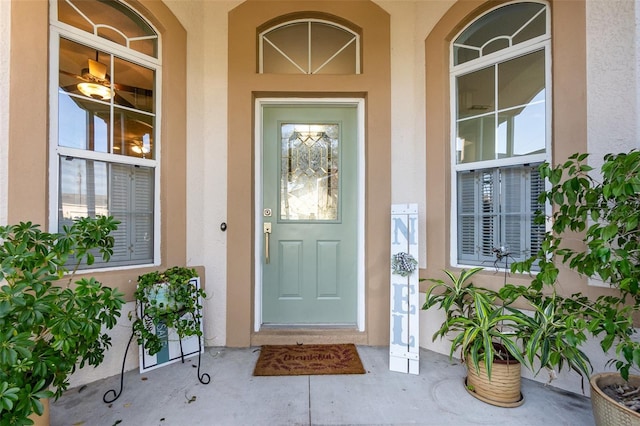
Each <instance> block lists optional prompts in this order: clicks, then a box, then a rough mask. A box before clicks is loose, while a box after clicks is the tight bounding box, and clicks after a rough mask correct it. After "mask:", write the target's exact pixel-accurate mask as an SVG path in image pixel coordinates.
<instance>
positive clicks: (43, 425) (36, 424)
mask: <svg viewBox="0 0 640 426" xmlns="http://www.w3.org/2000/svg"><path fill="white" fill-rule="evenodd" d="M40 402H41V403H42V406H43V407H44V412H43V413H42V415H41V416H38V415H36V414H32V415H30V416H29V419H31V420H33V426H49V424H50V421H49V399H48V398H47V399H41V400H40Z"/></svg>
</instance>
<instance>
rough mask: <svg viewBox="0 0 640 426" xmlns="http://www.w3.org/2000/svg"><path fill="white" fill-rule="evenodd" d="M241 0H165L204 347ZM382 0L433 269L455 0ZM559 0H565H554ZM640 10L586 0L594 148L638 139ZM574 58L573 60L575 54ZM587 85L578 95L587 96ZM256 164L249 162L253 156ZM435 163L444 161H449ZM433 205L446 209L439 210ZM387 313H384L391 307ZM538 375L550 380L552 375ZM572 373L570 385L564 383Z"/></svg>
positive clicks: (0, 59) (213, 319)
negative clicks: (441, 38)
mask: <svg viewBox="0 0 640 426" xmlns="http://www.w3.org/2000/svg"><path fill="white" fill-rule="evenodd" d="M142 3H146V2H144V1H143V2H142ZM240 3H241V1H222V0H220V1H218V0H210V1H186V0H167V1H165V4H166V5H167V6H168V8H169V9H170V10H171V12H173V13H174V14H175V16H176V17H177V18H178V20H179V21H180V23H181V25H182V26H183V27H184V29H185V31H186V36H187V52H186V58H187V59H186V61H187V70H188V71H187V87H186V98H187V101H186V102H187V111H186V123H187V125H186V139H187V140H186V144H187V149H186V151H187V154H186V155H187V157H186V182H187V200H186V203H187V208H186V234H187V241H186V253H187V254H186V263H187V264H189V265H203V266H204V267H205V270H206V273H207V283H206V285H207V292H208V294H209V296H210V298H209V300H207V301H206V303H205V315H206V316H205V339H206V345H207V346H215V345H224V344H226V342H227V336H226V327H227V324H226V321H227V319H226V318H227V312H226V307H227V285H234V284H233V283H229V284H228V283H227V272H226V265H227V259H226V253H227V242H226V237H227V234H226V233H223V232H222V231H220V228H219V226H220V223H221V222H227V221H228V220H229V218H228V217H227V196H228V191H229V190H230V189H228V187H227V139H228V136H227V135H228V121H227V120H228V114H227V93H228V88H227V81H228V75H227V69H228V60H227V58H228V52H227V46H228V39H227V34H228V30H229V29H228V13H229V11H230V10H231V9H233V8H234V7H236V6H237V5H238V4H240ZM375 3H377V4H378V5H379V6H380V7H382V8H383V9H384V10H385V11H387V12H388V13H389V14H390V26H391V46H390V48H391V98H392V100H391V124H390V128H391V179H392V182H391V201H392V202H393V203H403V202H417V203H418V204H419V207H420V220H421V224H424V223H426V224H427V225H428V226H421V235H420V245H421V264H420V267H421V268H423V269H424V268H427V269H429V268H430V267H432V266H433V267H434V269H432V270H436V269H439V268H440V267H441V266H444V265H445V262H444V260H443V259H440V260H439V256H440V254H439V253H437V250H439V249H441V247H439V246H438V245H437V244H436V245H430V244H431V242H433V241H437V238H436V239H435V240H434V233H433V232H430V231H429V229H430V228H429V225H430V226H431V229H432V230H433V229H434V226H435V227H436V228H437V227H443V228H444V226H442V224H440V223H439V222H435V223H434V222H431V221H432V220H433V217H434V216H433V215H432V216H429V217H428V216H427V209H428V208H429V206H430V205H431V206H433V203H440V202H441V201H439V200H438V199H437V198H432V199H427V194H428V187H427V185H428V184H429V181H427V176H428V173H429V172H430V170H431V171H432V170H433V168H434V167H436V164H434V163H433V162H434V161H435V162H441V160H440V159H439V158H432V157H429V156H428V152H427V148H426V146H427V143H426V142H425V141H426V140H427V134H428V132H429V126H433V125H436V126H441V124H440V123H437V122H436V123H433V122H432V121H430V120H431V119H432V117H433V116H429V115H428V112H429V110H428V108H427V106H426V101H425V99H426V97H427V96H432V93H431V92H427V89H428V87H427V85H426V83H425V79H426V73H425V70H428V69H429V68H428V67H429V66H430V64H429V63H426V62H425V48H424V46H425V39H426V37H427V35H428V34H429V33H430V32H431V30H432V28H434V26H435V25H436V24H437V23H438V22H439V21H440V19H441V17H442V16H443V15H444V14H445V13H446V12H447V11H448V10H449V8H450V7H451V6H452V5H454V4H455V1H454V0H442V1H426V0H422V1H420V0H418V1H415V2H412V1H393V0H386V1H376V2H375ZM554 3H562V2H560V1H558V0H556V1H555V2H554ZM564 3H573V2H564ZM10 8H11V2H7V1H0V223H5V222H6V220H7V215H8V213H7V211H8V201H7V200H8V189H7V185H8V184H7V182H8V177H7V173H8V172H7V170H8V167H7V161H8V159H7V158H8V153H7V149H8V129H7V125H8V119H7V116H8V104H9V96H8V94H9V73H8V67H9V64H8V58H9V42H10V40H11V39H10V25H9V19H10ZM639 13H640V10H639V7H638V2H637V1H629V0H619V1H615V0H612V1H602V0H586V17H587V26H586V34H587V36H586V40H587V51H586V55H587V84H586V89H585V91H586V92H585V93H586V95H585V93H581V94H579V95H580V96H582V99H583V101H584V102H583V105H575V104H574V107H575V108H584V107H585V105H584V103H585V102H586V110H587V115H586V117H587V120H586V131H583V130H582V129H578V131H577V133H576V134H577V135H578V137H582V138H583V139H584V135H586V137H587V140H588V149H589V151H591V152H594V153H598V152H601V153H603V152H605V151H610V150H611V149H613V148H612V147H615V148H616V149H620V150H622V149H628V148H631V147H638V146H640V145H639V142H638V136H639V134H638V133H639V132H640V130H639V127H638V126H639V125H638V122H639V120H640V117H639V114H640V101H639V97H640V92H639V91H638V86H639V79H640V75H639V73H638V65H639V63H638V61H639V58H640V54H639V49H640V46H639V45H638V42H637V40H638V37H639V32H638V31H639V30H638V23H639V22H640V20H639V19H638V15H639ZM583 35H584V34H583ZM574 36H576V34H574ZM577 36H580V34H577ZM578 53H579V52H578ZM566 61H567V62H570V61H571V59H566ZM574 66H580V65H579V64H574ZM569 77H570V76H569ZM569 77H567V78H569ZM565 81H567V80H557V81H554V84H556V85H558V86H561V87H560V88H562V86H563V85H564V83H565ZM580 96H578V97H577V98H576V99H580ZM585 99H586V100H585ZM567 110H569V107H568V106H563V107H562V111H560V112H562V113H564V114H567V115H566V116H567V117H568V118H567V120H575V123H578V124H575V123H569V124H567V123H564V124H563V123H558V122H557V121H556V123H555V125H556V126H559V128H560V129H559V130H558V131H560V132H561V134H560V135H561V136H562V137H563V138H564V139H566V140H571V138H570V137H569V136H570V135H571V134H572V130H571V129H572V128H573V127H575V126H579V125H583V126H584V125H585V120H582V121H580V120H579V119H575V116H576V114H568V113H567V112H566V111H567ZM563 121H566V120H563ZM580 123H582V124H580ZM563 129H564V130H563ZM247 167H248V169H247V170H248V171H247V172H248V173H249V170H250V167H251V165H247ZM438 167H442V164H440V165H439V166H438ZM433 176H437V175H436V174H434V175H433ZM432 182H433V181H432ZM435 216H441V214H440V213H439V212H438V211H437V210H436V215H435ZM385 229H386V228H385ZM436 237H437V235H436ZM428 246H430V247H433V250H432V251H431V253H429V252H428V251H427V247H428ZM427 254H428V255H429V258H427V256H426V255H427ZM247 255H250V254H247ZM432 259H436V263H435V264H434V265H429V263H430V262H431V261H432ZM423 272H424V270H423ZM423 297H424V295H421V298H423ZM129 305H130V304H129ZM129 305H128V308H126V309H125V313H124V315H123V320H122V324H120V325H119V327H118V328H117V329H116V331H115V334H114V349H113V350H112V352H110V353H109V354H108V355H107V357H108V358H107V360H106V362H105V364H104V365H103V366H102V367H101V368H100V369H99V370H95V371H94V372H93V373H92V374H91V376H88V377H86V378H82V379H80V378H79V379H78V380H75V381H74V382H73V383H74V384H80V383H81V382H82V381H89V380H93V379H95V378H98V377H104V376H109V375H113V374H117V373H118V372H119V368H120V365H119V363H120V361H121V356H122V351H121V350H120V349H121V348H124V346H125V345H126V339H127V338H128V332H127V331H128V330H129V328H128V327H129V325H128V324H127V321H126V320H125V319H124V318H126V312H127V311H128V309H130V306H129ZM379 315H380V316H381V317H384V316H386V314H385V313H384V312H380V313H379ZM438 321H439V320H438V317H437V315H434V314H432V313H425V312H421V344H422V346H425V347H428V348H430V349H433V350H436V351H439V352H445V353H446V352H448V347H447V345H446V344H444V343H443V342H436V343H431V334H432V331H431V330H433V329H434V324H437V322H438ZM589 352H590V353H592V354H593V355H594V364H596V365H597V366H598V367H596V368H597V369H600V367H599V366H601V365H602V362H601V361H602V359H603V358H605V357H604V356H602V355H600V354H599V349H598V348H597V345H591V346H590V347H589ZM132 353H133V355H131V354H130V357H131V359H130V360H129V361H128V363H127V368H131V367H133V366H134V365H135V363H136V360H135V357H136V356H137V351H135V350H134V351H132ZM537 379H538V380H542V381H544V380H545V379H546V377H538V378H537ZM565 382H566V384H562V383H565ZM565 382H555V383H554V384H555V385H560V386H562V387H566V388H569V389H571V390H573V391H576V392H580V386H579V384H577V383H576V381H575V379H574V378H568V379H566V381H565Z"/></svg>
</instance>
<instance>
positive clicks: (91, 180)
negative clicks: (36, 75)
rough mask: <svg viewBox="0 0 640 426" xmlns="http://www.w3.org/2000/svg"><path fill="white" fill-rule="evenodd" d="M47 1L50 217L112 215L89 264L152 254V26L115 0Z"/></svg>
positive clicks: (134, 260)
mask: <svg viewBox="0 0 640 426" xmlns="http://www.w3.org/2000/svg"><path fill="white" fill-rule="evenodd" d="M50 1H51V6H52V8H51V10H52V16H51V26H50V30H51V39H52V54H51V55H50V57H51V76H52V79H53V81H52V85H51V86H52V87H51V88H52V93H51V99H52V103H51V108H50V111H51V120H50V126H51V131H50V135H51V152H52V154H51V163H50V175H51V182H52V186H51V193H52V196H51V200H52V201H51V204H52V206H51V211H52V214H51V216H52V217H51V223H53V224H56V223H57V225H58V229H62V227H63V226H64V225H67V224H70V223H71V222H72V221H73V220H74V219H75V218H78V217H87V216H89V217H95V216H99V215H103V216H113V217H114V218H115V219H116V220H118V221H119V222H120V224H119V225H118V229H117V230H116V231H114V232H113V233H112V234H111V235H112V236H113V237H114V239H115V246H114V252H113V255H112V256H111V259H110V260H109V262H108V264H107V263H105V262H103V261H102V257H101V256H97V255H96V257H95V263H94V264H93V265H91V266H90V267H91V268H96V267H107V266H108V267H118V266H129V265H145V264H153V263H154V262H155V260H156V259H155V256H156V253H157V252H158V251H159V250H158V237H157V236H158V231H159V230H158V229H156V226H155V222H156V215H157V211H158V207H157V204H158V203H157V199H158V182H159V168H160V165H159V161H158V153H159V151H158V146H159V145H158V142H159V141H158V139H159V138H158V136H159V135H158V134H157V133H156V128H157V120H158V107H157V100H158V99H159V96H158V90H159V85H157V84H156V81H157V80H159V78H160V73H161V62H160V59H159V58H158V54H157V51H158V50H157V46H158V42H159V37H158V34H157V33H156V32H155V30H154V29H153V28H152V26H151V25H150V24H149V23H147V22H146V21H145V20H144V19H143V18H142V17H141V16H140V15H138V14H137V12H135V11H134V10H133V9H131V8H130V7H129V6H128V5H126V4H124V3H121V2H116V1H111V2H86V1H78V0H50ZM94 3H95V4H94ZM56 6H57V7H56ZM113 34H117V35H118V37H114V36H113ZM56 183H57V185H56ZM96 254H97V253H96ZM87 267H89V266H88V265H81V266H80V268H87Z"/></svg>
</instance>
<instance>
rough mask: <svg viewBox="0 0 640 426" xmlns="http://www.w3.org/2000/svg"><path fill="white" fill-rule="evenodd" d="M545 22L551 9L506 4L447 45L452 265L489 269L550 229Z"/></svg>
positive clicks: (532, 246) (528, 249)
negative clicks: (544, 220) (546, 218)
mask: <svg viewBox="0 0 640 426" xmlns="http://www.w3.org/2000/svg"><path fill="white" fill-rule="evenodd" d="M549 21H550V14H549V8H548V6H547V4H546V3H542V2H518V3H509V4H506V5H502V6H499V7H498V8H495V9H493V10H491V11H489V12H487V13H486V14H484V15H483V16H481V17H479V18H478V19H476V20H475V21H473V22H472V23H471V24H470V25H468V26H467V27H466V28H465V29H464V30H463V31H462V32H461V33H460V34H459V35H458V37H456V38H455V39H454V41H453V43H452V44H451V58H452V60H451V107H452V111H451V116H452V117H454V120H452V129H451V132H452V137H451V141H452V144H451V145H452V146H451V158H452V167H451V169H452V194H454V195H453V196H452V215H455V217H452V223H453V224H456V226H455V227H454V229H452V236H453V238H452V247H454V248H455V249H454V250H453V251H452V262H453V263H454V264H459V265H480V266H483V265H486V266H491V265H493V264H494V261H495V260H496V250H502V251H504V252H507V253H509V256H508V257H506V258H508V259H509V260H510V261H513V260H522V259H524V258H526V257H528V256H530V255H532V254H534V253H535V252H537V250H538V249H539V245H540V243H541V241H542V235H543V233H544V230H545V228H544V225H543V224H538V223H535V222H534V220H533V217H534V215H535V212H536V210H540V209H544V205H541V204H540V203H539V202H538V195H539V194H540V192H541V191H542V190H543V189H544V180H543V179H541V177H540V175H539V172H538V165H539V164H540V163H541V162H543V161H546V160H548V158H549V152H550V135H551V130H550V129H551V126H550V124H551V123H550V121H551V120H550V118H551V111H550V106H551V102H550V96H551V93H550V92H551V91H550V87H551V85H550V83H551V73H550V69H551V67H550V59H551V53H550V50H551V36H550V23H549ZM504 258H505V257H503V259H504ZM501 266H504V264H501Z"/></svg>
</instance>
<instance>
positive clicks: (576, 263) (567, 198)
mask: <svg viewBox="0 0 640 426" xmlns="http://www.w3.org/2000/svg"><path fill="white" fill-rule="evenodd" d="M587 159H588V155H587V154H574V155H572V156H571V157H569V159H568V160H567V161H566V162H565V163H563V164H560V165H558V166H556V167H552V166H550V165H549V164H543V165H542V166H541V168H540V171H541V175H542V176H543V177H545V178H546V179H547V180H548V181H549V183H550V184H551V188H550V189H549V190H548V191H545V192H543V193H542V194H541V196H540V201H541V202H548V203H550V204H551V206H552V207H553V214H552V217H551V224H552V225H551V226H552V230H551V232H547V233H546V234H545V238H544V241H543V243H542V249H541V250H540V251H539V252H538V253H537V254H535V256H533V257H532V258H530V259H528V260H526V261H524V262H519V263H514V264H513V265H512V268H511V269H512V271H517V272H527V271H530V270H531V265H532V264H533V263H534V262H536V261H537V262H538V265H539V267H540V272H539V273H538V274H537V275H536V276H535V277H534V279H533V281H532V284H531V288H532V289H533V290H536V291H542V290H543V289H545V288H546V289H550V288H551V289H552V288H554V286H555V285H556V281H557V279H558V271H559V270H558V266H557V264H558V263H562V264H565V265H566V266H568V267H569V268H570V269H572V270H574V271H577V272H578V273H580V274H582V275H585V276H588V277H593V278H599V279H601V280H603V281H604V282H606V283H608V284H609V285H610V286H611V287H613V288H615V289H618V290H619V295H617V296H601V297H599V298H598V299H597V300H595V301H586V300H585V299H584V298H583V297H582V296H576V297H580V300H585V302H584V303H583V304H580V305H578V306H569V305H566V304H564V305H562V308H563V309H564V312H562V313H561V314H559V315H564V316H565V317H567V319H568V321H576V322H573V323H571V324H570V326H569V327H567V329H568V330H567V332H569V330H571V334H567V335H568V336H571V338H572V339H573V338H574V336H577V339H578V341H577V342H576V343H578V344H579V343H581V337H582V334H581V333H585V332H586V333H591V334H593V335H595V336H598V337H599V338H600V339H601V343H600V344H601V347H602V349H603V350H604V351H605V352H606V351H608V350H609V349H611V348H612V347H614V346H615V353H616V356H617V359H616V360H613V361H612V364H613V365H614V366H615V367H616V369H618V371H619V372H620V373H621V375H622V376H623V377H624V378H625V379H627V378H628V375H629V370H630V369H631V368H638V367H640V343H638V342H637V340H634V339H633V338H632V336H633V334H634V328H633V320H632V314H633V313H634V312H636V311H637V310H638V308H639V307H640V293H639V292H638V285H639V284H638V283H639V280H640V226H639V224H640V152H638V151H635V150H634V151H630V152H628V153H621V154H607V155H606V156H605V157H604V163H603V165H602V167H601V169H600V174H599V176H597V175H595V174H594V173H593V172H592V168H591V167H590V166H589V165H588V164H586V161H587ZM537 220H538V222H539V223H542V222H544V221H545V217H544V215H543V214H542V213H540V214H539V215H538V218H537ZM576 239H579V240H581V242H582V243H583V244H582V246H581V247H578V248H575V247H576V244H575V240H576ZM567 242H570V243H571V244H567ZM578 311H582V312H578ZM556 315H558V314H556ZM579 318H580V319H581V320H580V321H578V319H579Z"/></svg>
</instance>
